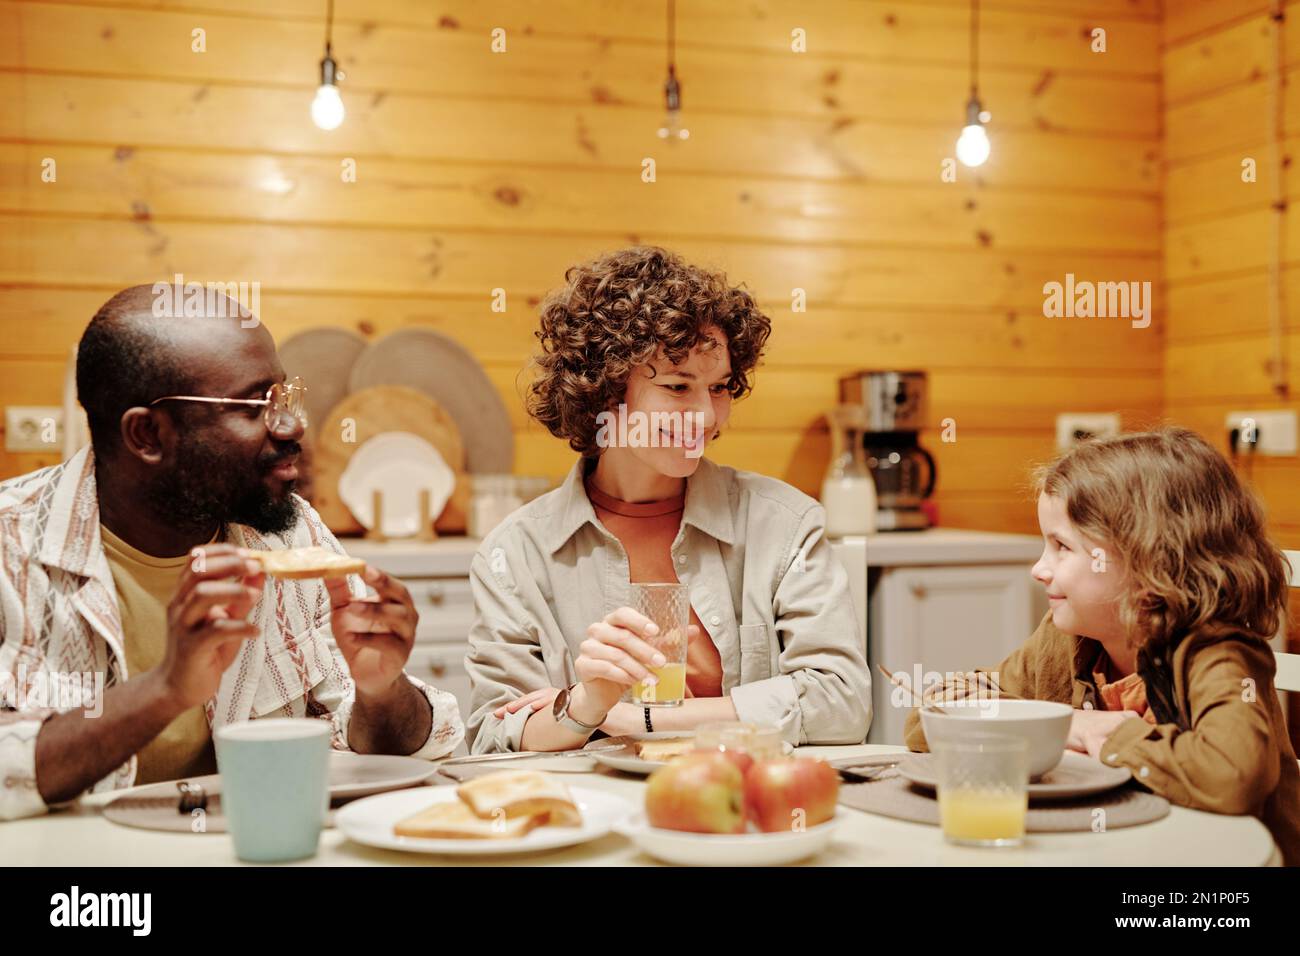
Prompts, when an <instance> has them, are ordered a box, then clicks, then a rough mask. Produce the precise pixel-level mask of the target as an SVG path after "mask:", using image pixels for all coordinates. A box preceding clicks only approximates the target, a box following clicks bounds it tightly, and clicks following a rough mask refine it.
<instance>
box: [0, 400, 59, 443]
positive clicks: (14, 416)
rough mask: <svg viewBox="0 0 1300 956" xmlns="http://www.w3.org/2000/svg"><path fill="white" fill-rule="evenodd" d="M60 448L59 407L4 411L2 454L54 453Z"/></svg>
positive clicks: (49, 406) (15, 408)
mask: <svg viewBox="0 0 1300 956" xmlns="http://www.w3.org/2000/svg"><path fill="white" fill-rule="evenodd" d="M62 448H63V409H62V408H59V407H58V406H57V405H10V406H8V407H7V408H5V451H44V452H57V451H60V450H61V449H62Z"/></svg>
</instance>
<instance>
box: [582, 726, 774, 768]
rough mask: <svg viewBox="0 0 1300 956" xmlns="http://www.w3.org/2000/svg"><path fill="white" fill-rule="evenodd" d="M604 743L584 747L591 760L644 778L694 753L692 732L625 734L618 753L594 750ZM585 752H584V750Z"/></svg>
mask: <svg viewBox="0 0 1300 956" xmlns="http://www.w3.org/2000/svg"><path fill="white" fill-rule="evenodd" d="M608 743H609V741H608V740H593V741H591V742H590V743H589V744H587V747H588V748H592V751H593V752H592V754H591V759H592V760H595V761H596V762H597V763H600V764H604V765H605V766H606V767H609V768H611V769H613V770H622V771H623V772H624V773H635V774H640V775H641V776H647V775H649V774H652V773H654V772H655V771H656V770H658V769H659V768H660V767H662V766H664V765H665V764H667V763H668V761H670V760H672V759H673V758H674V757H680V756H681V755H682V754H688V753H690V752H691V751H693V750H694V749H695V734H694V732H692V731H682V730H657V731H655V732H654V733H640V734H629V735H628V736H627V743H626V744H625V745H624V746H623V748H622V749H621V750H596V749H595V748H597V747H601V746H603V745H605V744H608ZM782 747H783V749H784V750H785V752H786V753H793V752H794V748H793V747H791V746H790V745H789V744H783V745H782ZM584 749H586V748H584Z"/></svg>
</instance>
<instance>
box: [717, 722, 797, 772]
mask: <svg viewBox="0 0 1300 956" xmlns="http://www.w3.org/2000/svg"><path fill="white" fill-rule="evenodd" d="M695 749H696V750H706V751H711V750H717V751H720V752H722V753H737V754H745V755H747V756H748V757H749V758H750V762H752V761H754V760H768V759H771V758H773V757H779V756H781V754H782V753H783V752H784V751H783V749H782V747H781V731H780V729H779V728H777V727H771V726H767V725H760V724H746V723H744V722H742V721H738V720H728V721H718V722H716V723H709V724H700V726H699V727H697V728H696V730H695ZM747 767H748V764H747V763H746V764H745V766H744V767H742V769H746V768H747Z"/></svg>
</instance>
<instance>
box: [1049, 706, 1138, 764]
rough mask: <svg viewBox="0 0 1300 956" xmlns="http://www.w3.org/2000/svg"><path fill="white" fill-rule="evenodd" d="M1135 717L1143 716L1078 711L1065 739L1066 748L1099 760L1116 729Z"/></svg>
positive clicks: (1133, 711)
mask: <svg viewBox="0 0 1300 956" xmlns="http://www.w3.org/2000/svg"><path fill="white" fill-rule="evenodd" d="M1134 717H1141V714H1139V713H1138V712H1137V711H1135V710H1076V711H1075V712H1074V714H1073V715H1072V716H1071V717H1070V734H1069V736H1068V737H1066V739H1065V746H1066V748H1067V749H1069V750H1077V751H1079V752H1080V753H1086V754H1087V755H1088V756H1090V757H1092V758H1093V759H1097V758H1098V757H1100V756H1101V748H1102V746H1103V745H1104V744H1105V743H1106V738H1107V737H1109V736H1110V735H1111V734H1113V733H1114V732H1115V728H1116V727H1118V726H1119V725H1120V724H1122V723H1124V721H1126V720H1131V719H1132V718H1134Z"/></svg>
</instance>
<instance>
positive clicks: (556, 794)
mask: <svg viewBox="0 0 1300 956" xmlns="http://www.w3.org/2000/svg"><path fill="white" fill-rule="evenodd" d="M456 793H458V794H459V795H460V798H461V800H463V801H465V803H466V804H468V805H469V807H470V808H471V809H472V810H473V811H474V813H475V814H477V815H478V816H480V817H486V818H491V817H492V815H493V814H494V813H496V812H497V811H498V810H502V811H504V812H505V815H506V818H507V819H515V818H516V817H531V816H535V815H537V814H541V815H542V816H543V817H544V819H545V820H546V822H547V823H549V824H550V825H552V826H557V827H579V826H582V813H581V812H580V811H579V810H578V805H577V804H576V803H574V802H573V797H572V796H570V795H569V788H568V787H566V786H565V785H564V784H563V783H562V782H561V781H560V780H558V779H557V778H556V777H553V776H552V775H550V774H548V773H542V772H540V771H537V770H503V771H501V772H499V773H490V774H486V775H485V776H482V777H479V778H477V779H475V780H470V781H468V782H466V783H462V784H461V785H460V786H459V787H457V788H456Z"/></svg>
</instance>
